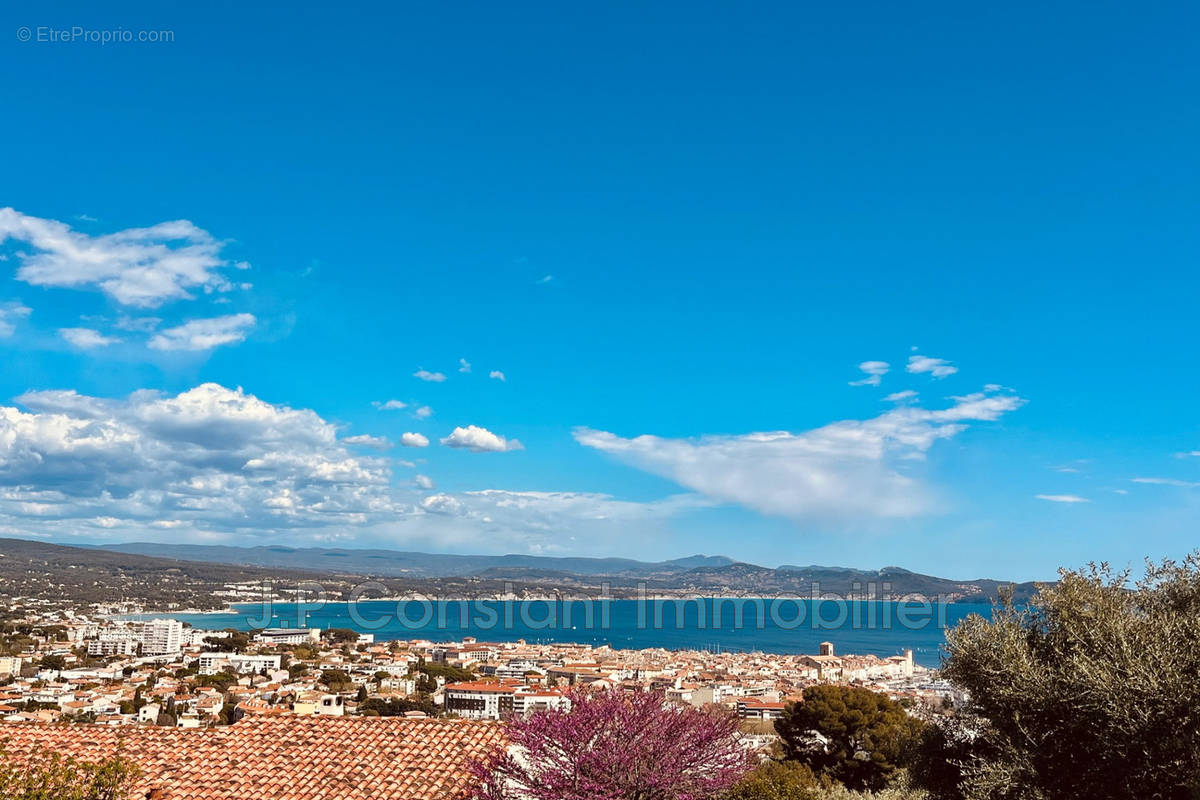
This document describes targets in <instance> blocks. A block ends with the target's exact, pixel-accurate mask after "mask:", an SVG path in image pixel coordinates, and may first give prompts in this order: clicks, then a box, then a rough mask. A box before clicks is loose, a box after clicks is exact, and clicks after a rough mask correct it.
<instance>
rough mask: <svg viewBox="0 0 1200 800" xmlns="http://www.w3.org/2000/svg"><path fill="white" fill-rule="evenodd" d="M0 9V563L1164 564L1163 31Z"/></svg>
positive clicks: (1070, 13) (1182, 227)
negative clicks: (74, 557)
mask: <svg viewBox="0 0 1200 800" xmlns="http://www.w3.org/2000/svg"><path fill="white" fill-rule="evenodd" d="M2 13H3V16H4V20H5V26H6V27H7V29H8V30H9V31H15V32H16V34H17V35H16V36H14V35H12V34H11V33H7V32H4V31H0V32H2V33H4V35H5V37H6V38H5V40H4V45H3V46H2V47H0V59H2V61H0V66H2V67H3V69H4V74H6V75H9V76H16V79H10V80H7V81H5V82H4V85H3V86H2V87H0V93H2V96H3V107H4V109H5V112H6V113H5V120H6V124H5V125H4V127H3V129H2V130H0V142H2V144H3V146H4V151H5V152H6V153H7V155H8V157H7V158H6V159H5V168H4V172H3V180H2V181H0V190H2V192H0V207H8V208H10V209H12V210H11V211H7V212H3V213H2V214H0V238H2V239H3V241H2V242H0V253H2V254H3V255H4V257H5V258H4V260H3V261H0V364H3V369H2V370H0V407H2V408H3V410H2V411H0V533H3V534H8V535H18V536H34V537H43V538H50V539H52V540H55V541H63V542H70V541H106V540H107V541H120V540H131V539H143V540H144V539H157V540H163V541H187V542H197V541H211V542H222V543H242V544H253V543H265V542H277V541H286V542H290V543H293V544H306V543H314V544H339V545H346V546H355V545H359V546H388V547H395V548H403V549H423V550H435V551H455V552H540V553H547V554H556V553H562V554H568V553H570V554H588V555H598V554H612V555H627V556H634V557H642V558H669V557H675V556H680V555H685V554H690V553H694V552H705V553H722V554H726V555H729V556H732V557H735V558H741V559H746V560H750V561H755V562H759V563H766V564H771V565H774V564H780V563H800V564H808V563H824V564H841V565H850V566H861V567H878V566H882V565H884V564H898V565H902V566H905V567H908V568H911V569H915V570H920V571H925V572H933V573H938V574H944V575H949V576H953V577H963V578H972V577H980V576H994V577H1006V578H1046V577H1051V576H1053V574H1054V570H1055V569H1056V568H1057V567H1058V566H1059V565H1078V564H1081V563H1083V562H1086V561H1088V560H1109V561H1112V562H1114V563H1117V564H1125V563H1129V562H1137V561H1139V560H1140V559H1142V558H1143V557H1146V556H1152V557H1164V556H1179V555H1181V554H1182V553H1184V552H1186V551H1187V550H1189V549H1191V548H1192V547H1194V546H1195V545H1196V543H1197V537H1196V533H1195V531H1196V523H1197V519H1198V517H1200V504H1198V501H1200V456H1198V455H1195V454H1196V453H1197V452H1200V425H1198V415H1197V410H1196V397H1197V394H1198V391H1197V390H1198V389H1200V377H1198V375H1197V370H1196V356H1195V340H1196V335H1195V319H1196V298H1197V296H1198V291H1200V285H1198V284H1200V280H1198V278H1197V276H1196V263H1197V259H1196V257H1197V254H1198V251H1200V247H1198V244H1200V241H1198V240H1200V233H1198V230H1197V226H1196V224H1195V208H1196V200H1197V188H1198V186H1200V180H1198V179H1200V175H1198V167H1200V152H1198V151H1197V148H1196V146H1195V142H1196V141H1200V109H1198V108H1197V104H1196V99H1195V98H1196V97H1197V96H1198V93H1197V89H1198V88H1200V87H1198V86H1197V83H1198V80H1197V79H1198V78H1200V63H1198V59H1197V56H1196V53H1195V47H1194V40H1193V37H1191V36H1190V35H1189V32H1190V31H1193V30H1195V27H1196V23H1197V22H1198V21H1200V20H1197V11H1196V8H1195V7H1194V6H1191V5H1189V4H1182V3H1167V4H1159V5H1156V6H1154V7H1153V8H1146V7H1142V8H1136V9H1135V8H1133V7H1131V6H1128V5H1121V4H1099V5H1097V4H1094V3H1089V4H1082V3H1059V4H1051V5H1049V6H1048V5H1046V4H1044V3H1039V4H1033V3H1016V4H1003V5H993V6H989V7H982V6H979V7H974V8H972V7H969V6H964V4H959V3H953V4H952V3H926V4H922V5H919V6H916V7H914V6H911V5H909V6H905V7H899V6H896V4H886V3H868V4H860V5H858V6H854V7H849V6H838V5H836V4H832V5H831V4H827V5H825V6H818V5H815V4H782V3H781V4H763V5H759V6H756V7H754V8H753V9H749V8H747V7H746V6H745V5H744V4H733V3H728V4H713V3H700V4H697V3H686V4H683V3H678V4H675V3H663V4H655V5H654V6H653V7H647V6H646V5H645V4H633V3H627V4H619V3H607V4H571V5H564V4H561V3H515V4H513V3H510V4H504V5H503V6H498V5H495V4H477V5H473V4H449V5H447V4H433V3H419V4H403V3H401V4H387V5H383V4H381V5H378V6H372V7H366V6H363V7H360V8H359V9H357V10H354V9H350V10H348V9H346V8H339V7H335V6H315V5H311V4H289V5H287V6H283V5H266V4H205V5H204V6H203V7H201V6H196V7H192V8H179V7H168V6H165V5H162V4H130V3H119V2H118V3H111V4H103V5H96V4H94V3H81V4H73V3H63V4H58V5H56V7H54V8H46V9H33V8H26V9H19V8H12V7H10V8H8V9H6V10H5V11H4V12H2ZM75 26H78V27H79V28H81V29H84V30H113V29H124V30H127V31H133V32H137V31H142V30H151V31H164V30H165V31H171V33H172V37H173V39H174V40H173V41H169V42H159V43H153V44H151V43H140V42H137V41H133V42H114V43H109V44H106V45H102V44H98V43H93V42H87V41H73V42H72V41H67V42H51V41H46V39H47V38H53V36H54V34H52V33H49V32H47V31H49V30H50V29H56V30H57V29H67V30H69V29H70V28H72V27H75ZM22 27H27V28H28V29H29V32H30V39H31V40H30V41H27V42H22V41H18V38H19V37H20V35H21V34H20V29H21V28H22ZM181 220H185V221H187V222H186V224H184V223H182V222H178V221H181ZM147 229H148V230H147ZM460 359H465V360H466V361H467V362H469V364H470V370H469V371H461V370H462V362H460ZM913 359H916V360H913ZM930 359H940V360H941V361H940V362H939V361H930ZM864 362H886V363H887V364H888V368H887V371H886V373H883V368H882V367H878V368H874V369H873V372H874V373H881V374H878V375H875V376H873V375H872V374H871V372H870V371H869V372H863V371H861V370H860V369H859V365H860V364H863V363H864ZM910 367H912V368H913V369H915V370H916V371H910V369H909V368H910ZM422 370H423V371H425V372H427V373H430V374H434V373H436V374H440V375H442V376H444V378H445V379H444V380H440V381H439V380H422V379H421V378H420V377H417V376H416V373H418V372H420V371H422ZM951 370H953V371H951ZM495 371H498V372H500V373H502V374H503V376H504V379H503V380H501V379H500V378H499V377H489V376H490V374H491V373H493V372H495ZM874 377H878V385H875V380H874ZM864 379H865V382H864ZM855 383H858V384H859V385H854V384H855ZM239 387H240V392H239ZM899 392H916V393H917V395H916V396H915V397H911V396H906V397H900V398H893V399H891V400H889V399H887V398H888V397H889V396H891V395H895V394H896V393H899ZM387 401H398V402H397V403H393V405H398V404H400V403H403V404H404V407H403V408H398V409H387V408H381V407H380V406H383V405H384V404H386V403H387ZM423 409H427V410H423ZM404 434H416V435H417V436H409V437H407V441H408V443H409V444H419V443H420V442H421V441H422V437H423V439H424V440H426V441H427V442H428V444H427V446H423V447H420V446H404V445H403V444H401V441H402V438H403V437H404ZM360 437H375V438H374V439H371V438H367V439H364V438H360ZM376 439H385V440H386V442H384V441H376ZM1189 454H1191V455H1189Z"/></svg>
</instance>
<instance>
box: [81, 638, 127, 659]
mask: <svg viewBox="0 0 1200 800" xmlns="http://www.w3.org/2000/svg"><path fill="white" fill-rule="evenodd" d="M87 651H88V655H89V656H134V655H137V651H138V641H137V639H136V638H134V637H133V635H132V634H131V635H128V636H125V637H123V638H119V639H118V638H115V637H114V638H107V639H97V640H96V641H93V642H88V645H87Z"/></svg>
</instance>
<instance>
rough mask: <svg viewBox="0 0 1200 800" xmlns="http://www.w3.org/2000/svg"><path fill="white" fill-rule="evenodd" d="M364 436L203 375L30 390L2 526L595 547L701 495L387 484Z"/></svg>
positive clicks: (4, 479)
mask: <svg viewBox="0 0 1200 800" xmlns="http://www.w3.org/2000/svg"><path fill="white" fill-rule="evenodd" d="M418 435H419V434H414V436H418ZM368 438H369V439H371V440H372V441H373V440H375V439H376V437H362V438H360V437H348V438H347V439H339V437H338V430H337V426H335V425H334V424H332V423H330V422H328V421H326V420H324V419H322V418H321V417H320V416H319V415H318V414H317V413H316V412H314V411H312V410H309V409H297V408H290V407H288V406H285V405H277V404H272V403H269V402H266V401H264V400H261V399H259V398H257V397H255V396H254V395H251V394H247V393H246V392H244V391H243V390H241V389H230V388H226V387H223V386H220V385H218V384H212V383H207V384H202V385H200V386H197V387H196V388H194V389H191V390H188V391H185V392H182V393H180V394H176V395H168V394H164V393H160V392H155V391H148V390H143V391H138V392H134V393H133V394H131V395H129V396H127V397H123V398H118V399H109V398H100V397H91V396H88V395H84V394H80V393H78V392H76V391H72V390H52V391H36V392H29V393H27V394H24V395H22V396H20V397H19V398H17V400H16V404H15V405H11V406H4V405H0V532H3V533H4V534H6V535H18V536H27V537H39V538H47V537H50V538H58V539H69V538H71V537H73V536H77V535H80V534H83V535H86V536H88V537H89V538H92V539H94V538H96V537H102V538H104V539H106V540H110V541H130V540H147V541H149V540H159V541H161V540H166V541H179V540H185V541H211V542H223V543H235V544H239V543H245V542H246V541H247V539H255V538H257V539H258V540H259V541H286V542H289V543H296V542H307V543H312V544H328V543H334V542H353V543H357V544H363V543H366V542H371V543H373V544H378V545H380V546H392V547H394V546H396V545H397V544H399V543H401V542H403V543H405V545H406V546H415V547H443V548H444V547H447V546H455V545H457V546H462V547H470V548H472V549H479V550H486V551H491V552H549V551H553V550H554V549H556V548H564V547H569V548H570V549H571V550H572V551H574V552H586V551H591V552H594V553H599V552H603V551H608V550H611V547H612V537H613V536H616V535H621V534H625V535H629V536H637V537H644V536H647V535H653V534H655V533H657V532H659V531H663V532H665V531H667V530H668V528H667V527H666V525H667V523H666V520H668V519H669V518H671V517H672V516H675V515H678V514H682V513H685V512H687V511H688V510H690V509H694V508H698V507H702V506H705V505H710V504H711V501H709V500H707V499H706V498H703V497H700V496H697V495H681V496H678V497H671V498H666V499H663V500H660V501H654V502H649V503H638V502H631V501H625V500H618V499H615V498H612V497H609V496H606V495H596V494H585V493H556V492H511V491H505V490H502V489H486V490H483V491H477V492H461V493H445V492H443V493H438V494H432V495H431V494H429V492H432V491H434V485H433V482H432V480H430V479H429V478H428V476H420V477H414V478H412V480H410V481H409V480H406V481H403V482H402V483H401V484H400V485H397V484H396V483H395V482H394V480H393V476H392V474H391V464H389V462H388V460H386V459H384V458H381V457H378V456H366V455H359V454H356V453H353V452H351V450H350V448H351V447H353V446H355V445H365V446H370V444H371V442H368V441H366V439H368ZM421 438H422V439H423V438H424V437H421ZM350 440H354V441H350ZM426 443H427V440H426ZM507 446H508V447H512V446H513V443H511V442H510V443H507ZM398 463H403V462H398ZM407 466H410V467H411V466H414V465H412V464H411V463H410V464H408V465H407ZM613 521H616V522H619V523H621V524H619V525H617V526H613V524H612V522H613Z"/></svg>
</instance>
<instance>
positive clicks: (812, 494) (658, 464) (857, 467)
mask: <svg viewBox="0 0 1200 800" xmlns="http://www.w3.org/2000/svg"><path fill="white" fill-rule="evenodd" d="M1023 403H1024V401H1023V400H1022V399H1021V398H1019V397H1017V396H1015V395H1011V394H1003V395H996V394H990V393H985V392H978V393H975V394H971V395H967V396H965V397H958V398H954V403H953V405H951V406H950V407H948V408H944V409H925V408H920V407H916V406H901V407H898V408H894V409H892V410H890V411H887V412H886V413H883V414H881V415H879V416H877V417H874V418H872V419H868V420H844V421H840V422H833V423H830V424H828V425H825V426H823V427H820V428H815V429H813V430H809V431H804V432H802V433H790V432H787V431H774V432H763V433H749V434H744V435H733V436H730V435H720V436H702V437H699V438H696V439H666V438H662V437H658V436H650V435H643V436H637V437H635V438H632V439H625V438H622V437H619V436H617V435H616V434H613V433H608V432H605V431H597V430H591V429H589V428H579V429H576V431H575V438H576V440H577V441H579V442H580V443H581V444H583V445H585V446H587V447H593V448H596V449H597V450H601V451H603V452H605V453H608V454H610V455H612V456H615V457H616V458H618V459H620V460H621V461H624V462H625V463H628V464H630V465H632V466H634V467H637V468H639V469H642V470H645V471H647V472H651V473H653V474H655V475H660V476H663V477H665V478H668V479H670V480H673V481H675V482H676V483H678V484H679V485H680V486H684V487H686V488H688V489H691V490H693V491H697V492H701V493H703V494H705V495H707V496H708V497H710V498H713V499H714V500H718V501H722V502H729V503H737V504H739V505H742V506H745V507H747V508H750V509H753V510H755V511H759V512H761V513H765V514H772V515H778V516H783V517H790V518H793V519H816V520H820V519H842V520H865V519H878V518H898V517H899V518H903V517H915V516H918V515H921V514H926V513H929V512H931V511H933V510H935V508H936V506H937V504H936V502H935V497H934V493H933V492H932V491H931V489H930V488H929V487H927V486H926V485H925V484H924V483H923V482H922V481H921V480H920V479H919V478H918V477H914V476H913V475H911V474H909V473H910V471H911V468H912V466H913V465H914V464H915V463H917V462H919V461H920V460H921V459H922V458H923V457H924V454H925V453H926V452H927V451H928V450H929V449H930V448H931V447H932V446H933V445H934V443H936V442H937V441H939V440H943V439H949V438H952V437H954V436H956V435H958V434H959V433H961V432H962V431H963V430H965V429H966V428H967V426H968V424H969V423H971V422H986V421H994V420H997V419H999V418H1000V417H1001V416H1002V415H1004V414H1005V413H1008V412H1010V411H1013V410H1015V409H1017V408H1019V407H1020V406H1021V405H1022V404H1023Z"/></svg>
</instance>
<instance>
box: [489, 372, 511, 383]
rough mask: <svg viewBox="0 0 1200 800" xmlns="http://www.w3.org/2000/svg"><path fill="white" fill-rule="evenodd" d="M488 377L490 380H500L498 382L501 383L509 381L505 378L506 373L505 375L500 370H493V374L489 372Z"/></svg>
mask: <svg viewBox="0 0 1200 800" xmlns="http://www.w3.org/2000/svg"><path fill="white" fill-rule="evenodd" d="M488 377H489V378H494V379H496V380H498V381H501V382H504V381H507V380H508V379H507V378H505V377H504V373H503V372H501V371H500V370H498V369H494V370H492V371H491V372H489V373H488Z"/></svg>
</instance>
